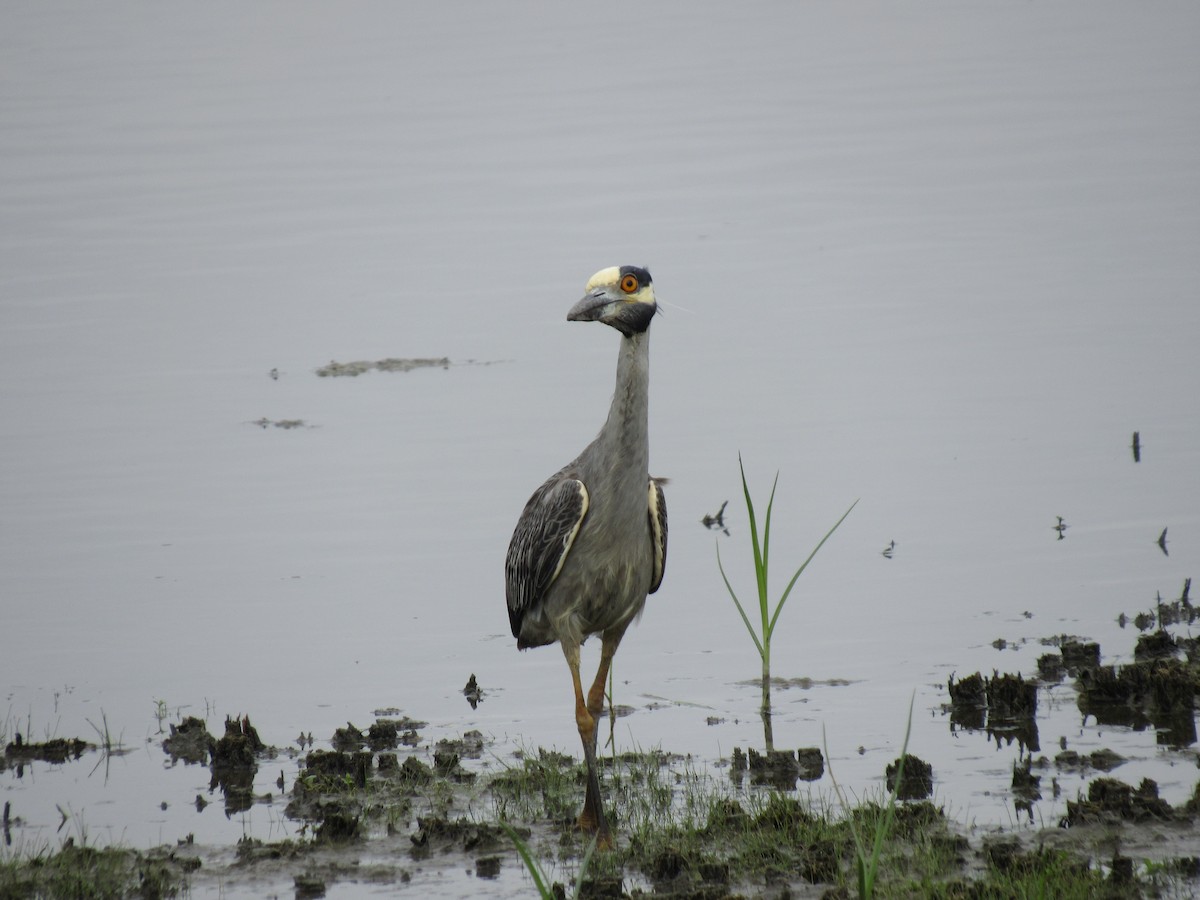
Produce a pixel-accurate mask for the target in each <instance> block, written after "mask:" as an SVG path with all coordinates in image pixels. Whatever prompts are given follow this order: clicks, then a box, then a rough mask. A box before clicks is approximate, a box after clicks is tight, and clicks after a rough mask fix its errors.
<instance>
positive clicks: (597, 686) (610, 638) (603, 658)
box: [587, 627, 625, 747]
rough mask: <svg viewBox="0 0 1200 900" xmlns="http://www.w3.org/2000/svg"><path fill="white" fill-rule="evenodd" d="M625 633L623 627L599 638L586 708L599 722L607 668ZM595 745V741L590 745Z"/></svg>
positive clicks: (601, 713) (610, 664)
mask: <svg viewBox="0 0 1200 900" xmlns="http://www.w3.org/2000/svg"><path fill="white" fill-rule="evenodd" d="M624 635H625V628H624V627H621V628H620V629H614V630H612V631H606V632H605V633H604V636H603V637H602V638H601V642H602V643H601V646H600V668H598V669H597V670H596V680H595V681H593V682H592V689H591V690H590V691H588V698H587V708H588V712H589V713H591V714H592V719H593V720H594V721H595V722H597V723H599V721H600V717H601V716H602V715H603V714H604V688H605V685H607V683H608V670H609V668H610V667H611V666H612V659H613V656H614V655H616V652H617V646H618V645H619V644H620V643H621V638H622V637H624ZM592 740H593V742H594V741H595V731H594V730H593V733H592ZM592 746H593V747H594V746H595V743H593V745H592Z"/></svg>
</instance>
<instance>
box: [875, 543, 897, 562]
mask: <svg viewBox="0 0 1200 900" xmlns="http://www.w3.org/2000/svg"><path fill="white" fill-rule="evenodd" d="M895 552H896V542H895V541H889V542H888V545H887V546H886V547H884V548H883V550H881V551H880V554H879V555H880V556H882V557H883V558H884V559H891V558H892V555H893V554H894V553H895Z"/></svg>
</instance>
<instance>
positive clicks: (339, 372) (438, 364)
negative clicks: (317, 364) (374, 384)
mask: <svg viewBox="0 0 1200 900" xmlns="http://www.w3.org/2000/svg"><path fill="white" fill-rule="evenodd" d="M434 368H437V369H448V368H450V359H449V357H446V356H442V357H438V358H436V359H432V358H430V359H417V358H414V359H395V358H388V359H379V360H375V361H374V362H369V361H367V360H359V361H357V362H348V363H340V362H338V361H337V360H330V361H329V365H327V366H321V368H319V369H317V374H318V375H319V376H321V377H322V378H337V377H343V376H344V377H348V378H357V377H358V376H359V375H361V374H362V373H363V372H370V371H371V370H375V371H378V372H411V371H412V370H413V369H434Z"/></svg>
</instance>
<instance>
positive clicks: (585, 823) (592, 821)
mask: <svg viewBox="0 0 1200 900" xmlns="http://www.w3.org/2000/svg"><path fill="white" fill-rule="evenodd" d="M576 822H577V824H578V825H579V830H580V831H582V832H584V833H585V834H591V835H595V837H596V849H597V850H612V849H613V848H614V847H615V846H616V842H615V841H614V840H613V834H612V830H611V829H610V828H609V827H608V822H607V821H605V819H604V814H603V813H601V814H600V821H599V822H597V821H596V815H595V813H594V812H589V810H588V809H587V808H586V807H585V808H584V810H583V812H581V813H580V814H579V818H578V819H577V820H576Z"/></svg>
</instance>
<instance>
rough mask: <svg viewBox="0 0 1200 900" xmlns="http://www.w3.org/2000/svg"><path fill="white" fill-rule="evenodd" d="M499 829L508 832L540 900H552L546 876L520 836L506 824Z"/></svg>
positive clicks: (502, 824)
mask: <svg viewBox="0 0 1200 900" xmlns="http://www.w3.org/2000/svg"><path fill="white" fill-rule="evenodd" d="M500 827H501V828H503V829H504V830H505V831H506V832H508V837H509V839H510V840H511V841H512V842H513V844H514V846H516V848H517V854H518V855H519V856H520V857H521V862H523V863H525V868H526V869H527V870H528V871H529V877H530V878H532V879H533V885H534V887H536V888H537V891H538V896H540V897H541V898H542V900H553V897H554V892H553V891H552V890H551V889H550V888H549V887H548V886H547V885H546V876H545V874H544V873H543V872H542V867H541V866H539V865H538V864H537V860H535V859H534V858H533V854H532V853H530V852H529V847H528V846H527V845H526V844H525V842H524V841H523V840H521V836H520V835H519V834H517V832H516V829H514V828H513V827H512V826H511V825H509V824H508V823H507V822H501V823H500ZM589 854H590V851H589Z"/></svg>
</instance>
